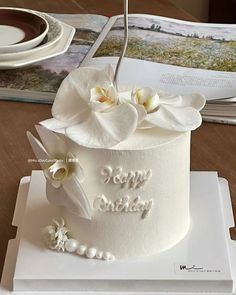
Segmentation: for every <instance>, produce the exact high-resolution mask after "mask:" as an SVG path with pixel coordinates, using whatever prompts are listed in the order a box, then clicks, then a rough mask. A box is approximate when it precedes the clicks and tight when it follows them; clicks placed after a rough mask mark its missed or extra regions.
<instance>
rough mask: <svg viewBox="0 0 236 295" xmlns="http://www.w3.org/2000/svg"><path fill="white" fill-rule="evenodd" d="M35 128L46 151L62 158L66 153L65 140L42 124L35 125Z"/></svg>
mask: <svg viewBox="0 0 236 295" xmlns="http://www.w3.org/2000/svg"><path fill="white" fill-rule="evenodd" d="M35 128H36V130H37V132H38V134H39V136H40V138H41V141H42V144H43V146H44V147H45V149H46V150H47V152H48V153H49V154H51V155H53V156H54V157H55V158H58V159H62V158H64V156H65V155H66V153H67V146H66V142H65V141H64V140H62V138H61V137H59V136H58V135H57V134H55V133H54V132H52V131H50V130H49V129H47V128H45V127H43V126H39V125H36V126H35Z"/></svg>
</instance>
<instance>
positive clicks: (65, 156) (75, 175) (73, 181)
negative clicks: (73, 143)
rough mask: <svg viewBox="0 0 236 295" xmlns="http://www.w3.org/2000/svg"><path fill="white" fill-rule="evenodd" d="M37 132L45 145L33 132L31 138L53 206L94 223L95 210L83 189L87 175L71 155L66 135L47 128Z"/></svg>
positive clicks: (29, 136) (38, 127)
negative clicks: (93, 212)
mask: <svg viewBox="0 0 236 295" xmlns="http://www.w3.org/2000/svg"><path fill="white" fill-rule="evenodd" d="M36 129H37V132H38V134H39V136H40V138H41V141H42V143H41V142H40V141H39V140H38V139H36V138H35V137H34V136H33V135H32V134H31V133H30V132H27V136H28V139H29V142H30V144H31V147H32V149H33V151H34V154H35V156H36V157H37V159H38V160H39V163H40V165H41V167H42V170H43V172H44V175H45V177H46V179H47V198H48V200H49V202H51V203H53V204H55V205H58V206H64V207H67V208H68V209H69V210H70V211H72V212H73V213H75V214H77V215H79V216H80V217H82V218H86V219H91V217H92V213H91V212H92V209H91V206H90V203H89V200H88V198H87V196H86V194H85V192H84V191H83V188H82V185H81V183H82V182H83V180H84V171H83V168H82V167H81V166H80V164H79V161H78V158H77V157H76V156H75V155H73V154H72V153H70V152H69V151H68V145H67V142H66V140H65V139H64V140H63V137H62V135H61V136H60V135H57V134H55V133H54V132H52V131H50V130H48V129H47V128H44V127H43V126H36Z"/></svg>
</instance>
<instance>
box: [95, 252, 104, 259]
mask: <svg viewBox="0 0 236 295" xmlns="http://www.w3.org/2000/svg"><path fill="white" fill-rule="evenodd" d="M102 256H103V252H102V251H97V253H96V258H97V259H102Z"/></svg>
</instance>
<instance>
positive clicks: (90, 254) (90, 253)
mask: <svg viewBox="0 0 236 295" xmlns="http://www.w3.org/2000/svg"><path fill="white" fill-rule="evenodd" d="M96 253H97V249H95V248H88V249H87V251H86V256H87V257H88V258H90V259H91V258H94V257H95V256H96Z"/></svg>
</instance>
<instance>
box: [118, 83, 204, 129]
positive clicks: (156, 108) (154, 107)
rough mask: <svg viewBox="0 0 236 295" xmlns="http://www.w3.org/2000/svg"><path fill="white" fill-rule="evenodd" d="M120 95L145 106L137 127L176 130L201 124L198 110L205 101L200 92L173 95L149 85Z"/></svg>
mask: <svg viewBox="0 0 236 295" xmlns="http://www.w3.org/2000/svg"><path fill="white" fill-rule="evenodd" d="M122 97H123V100H125V101H130V102H131V103H133V104H139V105H142V106H143V107H144V108H145V110H146V116H145V118H144V119H143V121H142V122H141V123H140V124H139V126H138V128H153V127H161V128H163V129H167V130H173V131H178V132H183V131H189V130H194V129H196V128H198V127H199V126H200V125H201V123H202V118H201V114H200V110H201V109H202V108H203V107H204V105H205V102H206V100H205V97H204V96H202V95H200V94H196V93H193V94H187V95H174V94H171V93H168V92H165V91H162V90H159V89H156V90H154V89H151V88H149V87H144V88H136V89H133V90H132V91H127V92H124V93H122Z"/></svg>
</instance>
